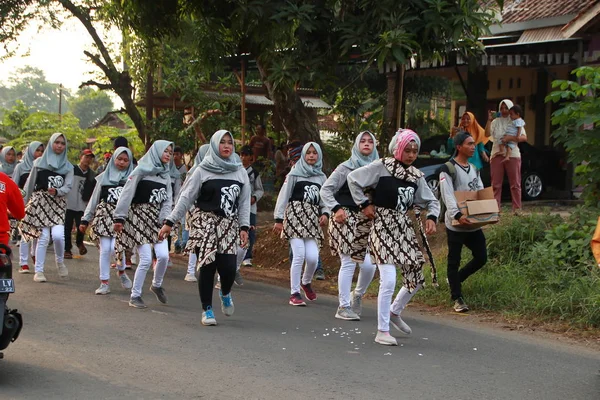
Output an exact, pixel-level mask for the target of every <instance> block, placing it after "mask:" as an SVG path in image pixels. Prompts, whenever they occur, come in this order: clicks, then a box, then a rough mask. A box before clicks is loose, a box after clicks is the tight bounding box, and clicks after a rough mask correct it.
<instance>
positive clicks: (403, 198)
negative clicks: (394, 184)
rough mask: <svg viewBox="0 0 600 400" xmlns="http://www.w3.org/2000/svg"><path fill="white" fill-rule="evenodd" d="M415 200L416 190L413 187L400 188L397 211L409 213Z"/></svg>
mask: <svg viewBox="0 0 600 400" xmlns="http://www.w3.org/2000/svg"><path fill="white" fill-rule="evenodd" d="M414 199H415V188H414V187H412V186H408V187H399V188H398V202H397V204H396V210H397V211H400V212H403V213H405V212H407V211H408V209H409V208H410V207H411V206H412V204H413V201H414Z"/></svg>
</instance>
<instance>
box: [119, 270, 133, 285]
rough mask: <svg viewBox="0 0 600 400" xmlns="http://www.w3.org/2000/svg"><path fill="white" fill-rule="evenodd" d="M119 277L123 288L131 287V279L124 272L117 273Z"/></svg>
mask: <svg viewBox="0 0 600 400" xmlns="http://www.w3.org/2000/svg"><path fill="white" fill-rule="evenodd" d="M119 279H120V280H121V287H123V289H131V287H132V286H133V284H132V283H131V279H130V278H129V276H128V275H127V273H126V272H124V271H123V273H122V274H121V275H119Z"/></svg>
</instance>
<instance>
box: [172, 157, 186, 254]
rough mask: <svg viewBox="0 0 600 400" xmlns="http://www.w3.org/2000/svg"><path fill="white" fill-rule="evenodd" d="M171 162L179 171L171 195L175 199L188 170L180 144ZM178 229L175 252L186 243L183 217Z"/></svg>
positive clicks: (178, 251)
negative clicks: (179, 233)
mask: <svg viewBox="0 0 600 400" xmlns="http://www.w3.org/2000/svg"><path fill="white" fill-rule="evenodd" d="M173 163H174V164H175V168H177V172H179V178H178V179H177V182H175V188H174V191H173V195H174V196H175V197H174V199H175V201H177V194H179V191H180V189H181V186H182V185H183V182H184V181H185V178H186V174H187V172H188V169H187V166H186V165H185V162H184V161H183V150H182V149H181V147H180V146H175V149H174V150H173ZM180 231H181V235H178V237H177V240H176V241H175V253H181V251H182V249H184V248H185V245H186V243H187V239H188V235H189V231H188V230H187V229H185V217H184V218H183V219H182V220H181V228H180ZM169 247H170V246H169Z"/></svg>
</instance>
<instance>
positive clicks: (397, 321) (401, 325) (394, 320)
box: [390, 313, 412, 335]
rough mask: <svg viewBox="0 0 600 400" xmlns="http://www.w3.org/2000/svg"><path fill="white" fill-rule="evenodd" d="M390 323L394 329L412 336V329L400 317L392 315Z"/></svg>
mask: <svg viewBox="0 0 600 400" xmlns="http://www.w3.org/2000/svg"><path fill="white" fill-rule="evenodd" d="M390 323H391V324H392V326H393V327H394V328H396V329H398V330H399V331H400V332H402V333H404V334H405V335H410V334H411V333H412V329H410V326H408V324H407V323H406V322H404V321H403V320H402V318H400V316H399V315H394V314H391V313H390Z"/></svg>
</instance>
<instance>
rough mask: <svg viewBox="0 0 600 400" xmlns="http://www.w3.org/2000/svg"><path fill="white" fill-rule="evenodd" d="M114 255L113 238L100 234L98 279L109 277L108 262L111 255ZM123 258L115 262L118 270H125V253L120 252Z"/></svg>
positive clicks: (104, 279)
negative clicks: (119, 261)
mask: <svg viewBox="0 0 600 400" xmlns="http://www.w3.org/2000/svg"><path fill="white" fill-rule="evenodd" d="M114 255H115V238H113V237H109V236H102V237H101V238H100V257H99V259H98V260H99V261H98V263H99V266H100V280H101V281H107V280H109V279H110V262H111V259H112V257H113V256H114ZM122 256H123V260H122V262H121V263H117V268H118V269H119V271H125V267H126V266H127V265H126V263H125V254H122Z"/></svg>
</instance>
